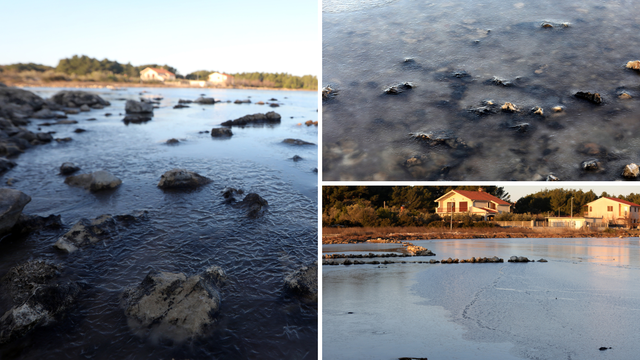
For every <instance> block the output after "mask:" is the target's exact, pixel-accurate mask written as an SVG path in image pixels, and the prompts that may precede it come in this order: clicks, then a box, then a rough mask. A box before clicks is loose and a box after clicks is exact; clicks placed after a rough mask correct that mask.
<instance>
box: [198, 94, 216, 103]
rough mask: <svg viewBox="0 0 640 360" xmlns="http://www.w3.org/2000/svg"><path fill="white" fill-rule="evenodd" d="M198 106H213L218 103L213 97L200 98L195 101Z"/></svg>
mask: <svg viewBox="0 0 640 360" xmlns="http://www.w3.org/2000/svg"><path fill="white" fill-rule="evenodd" d="M193 102H194V103H196V104H201V105H213V104H215V103H216V100H215V99H214V98H212V97H202V96H201V97H199V98H197V99H195V100H194V101H193Z"/></svg>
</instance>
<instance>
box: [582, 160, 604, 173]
mask: <svg viewBox="0 0 640 360" xmlns="http://www.w3.org/2000/svg"><path fill="white" fill-rule="evenodd" d="M580 167H581V168H582V169H583V170H586V171H596V170H599V169H600V162H599V161H598V159H591V160H587V161H583V162H582V164H580Z"/></svg>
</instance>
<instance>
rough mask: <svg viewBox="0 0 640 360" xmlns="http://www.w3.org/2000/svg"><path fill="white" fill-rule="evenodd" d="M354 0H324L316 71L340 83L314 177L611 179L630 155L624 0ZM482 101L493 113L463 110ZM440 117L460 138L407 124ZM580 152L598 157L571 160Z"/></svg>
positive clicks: (634, 102)
mask: <svg viewBox="0 0 640 360" xmlns="http://www.w3.org/2000/svg"><path fill="white" fill-rule="evenodd" d="M364 3H366V4H365V5H362V4H361V5H362V6H360V5H358V4H352V5H351V7H350V8H349V9H342V8H341V7H338V6H337V5H336V6H335V7H332V9H334V10H331V9H328V8H327V7H329V6H330V4H331V3H329V4H328V5H326V6H324V8H323V10H324V12H323V79H322V84H323V86H326V85H331V86H332V87H333V88H335V89H337V90H338V94H337V96H335V97H334V98H333V99H331V100H328V101H325V102H324V103H323V149H322V152H323V174H324V175H323V176H324V180H544V179H545V178H546V177H547V175H549V174H553V175H554V176H556V177H558V178H559V179H560V180H615V179H619V178H621V176H620V174H621V172H622V169H623V167H624V166H625V165H626V164H629V163H632V162H637V161H639V160H640V152H639V151H638V150H637V149H638V145H640V136H639V135H640V133H639V132H640V129H639V128H638V126H637V124H636V123H637V115H636V114H637V113H638V111H640V102H639V101H638V99H640V73H639V72H637V71H634V70H629V69H626V68H625V64H626V63H627V62H628V61H632V60H638V59H639V58H640V55H639V53H638V51H637V49H638V48H640V39H638V37H637V36H635V34H637V33H638V31H639V30H640V23H639V22H638V20H637V19H638V17H639V15H640V10H638V8H637V6H635V5H634V3H632V2H628V1H606V2H600V1H586V2H580V3H576V2H569V1H536V2H534V3H529V2H518V1H514V2H506V3H505V2H501V1H489V2H486V1H484V2H478V1H435V2H415V1H409V0H399V1H394V2H372V3H371V4H369V2H364ZM373 3H375V6H368V5H372V4H373ZM367 4H368V5H367ZM543 23H548V24H550V25H552V27H550V28H545V27H542V26H541V25H542V24H543ZM405 59H410V60H409V61H405ZM494 77H496V78H498V79H500V80H502V81H503V84H506V85H507V86H505V85H500V84H496V83H494V82H492V79H493V78H494ZM403 82H411V83H412V84H413V86H414V87H413V88H412V89H409V90H406V91H404V92H403V93H401V94H399V95H387V94H385V93H384V89H385V88H387V87H389V86H391V85H395V84H398V83H403ZM578 91H583V92H591V93H596V92H597V93H599V94H600V95H601V96H602V98H603V103H602V104H601V105H595V104H592V103H590V102H588V101H586V100H583V99H578V98H576V97H574V94H575V93H576V92H578ZM622 93H627V94H629V95H631V96H632V98H631V99H620V98H618V96H619V95H620V94H622ZM486 101H492V102H493V103H494V104H495V107H494V111H495V113H494V114H487V115H477V114H476V113H474V112H471V111H469V110H470V109H472V108H478V107H481V106H483V104H486ZM506 102H510V103H512V104H514V105H515V106H516V107H517V108H518V112H516V113H509V112H503V111H501V110H500V106H502V105H503V104H505V103H506ZM557 106H559V107H561V108H562V109H563V111H561V112H554V111H553V110H552V108H553V107H557ZM536 107H541V108H542V109H543V115H538V114H534V113H533V112H532V109H534V108H536ZM523 123H526V124H528V125H527V127H526V131H521V130H522V128H521V127H520V125H521V124H523ZM437 131H445V132H447V133H449V134H451V136H452V137H453V138H454V139H459V143H463V144H464V145H465V146H464V147H455V146H449V145H444V144H440V145H429V144H425V143H424V142H420V141H417V140H415V139H413V138H412V137H411V136H410V134H416V133H420V132H426V133H428V132H437ZM592 144H595V145H592ZM410 159H416V160H410ZM590 159H597V160H599V162H600V169H599V170H598V171H584V170H582V168H581V163H582V162H583V161H587V160H590ZM408 160H409V161H408Z"/></svg>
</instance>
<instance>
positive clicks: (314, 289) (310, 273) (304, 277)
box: [284, 261, 318, 302]
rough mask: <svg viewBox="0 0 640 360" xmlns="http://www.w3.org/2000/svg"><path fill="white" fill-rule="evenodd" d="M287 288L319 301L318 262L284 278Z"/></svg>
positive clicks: (301, 295) (305, 297) (303, 296)
mask: <svg viewBox="0 0 640 360" xmlns="http://www.w3.org/2000/svg"><path fill="white" fill-rule="evenodd" d="M284 285H285V288H286V289H287V290H288V291H290V292H292V293H294V294H296V295H298V296H300V297H302V298H304V299H308V300H311V301H314V302H317V301H318V262H317V261H315V262H314V263H313V264H311V265H308V266H303V267H301V268H299V269H298V270H296V271H294V272H292V273H290V274H288V275H287V276H286V277H285V278H284Z"/></svg>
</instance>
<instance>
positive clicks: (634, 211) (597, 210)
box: [584, 197, 640, 228]
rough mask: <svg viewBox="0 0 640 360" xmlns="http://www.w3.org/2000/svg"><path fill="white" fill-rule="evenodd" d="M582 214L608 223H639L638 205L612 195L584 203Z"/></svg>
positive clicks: (639, 206)
mask: <svg viewBox="0 0 640 360" xmlns="http://www.w3.org/2000/svg"><path fill="white" fill-rule="evenodd" d="M584 208H585V209H584V216H585V217H589V218H598V219H602V222H603V223H605V224H610V225H622V226H625V227H629V228H635V227H638V224H639V223H640V205H638V204H634V203H632V202H630V201H626V200H622V199H616V198H612V197H601V198H600V199H598V200H594V201H592V202H590V203H588V204H586V205H584Z"/></svg>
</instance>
